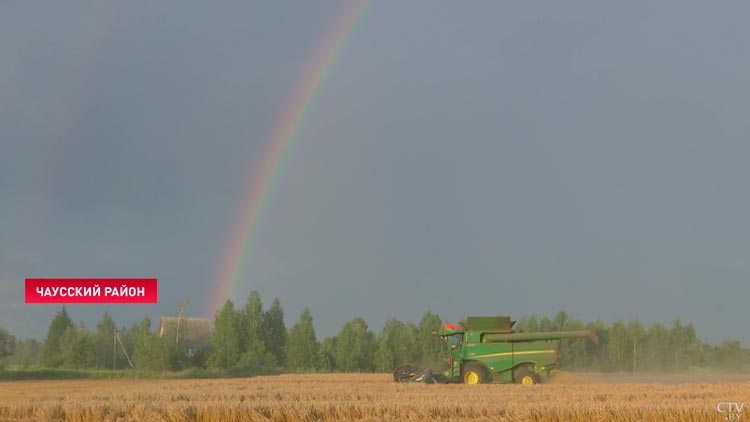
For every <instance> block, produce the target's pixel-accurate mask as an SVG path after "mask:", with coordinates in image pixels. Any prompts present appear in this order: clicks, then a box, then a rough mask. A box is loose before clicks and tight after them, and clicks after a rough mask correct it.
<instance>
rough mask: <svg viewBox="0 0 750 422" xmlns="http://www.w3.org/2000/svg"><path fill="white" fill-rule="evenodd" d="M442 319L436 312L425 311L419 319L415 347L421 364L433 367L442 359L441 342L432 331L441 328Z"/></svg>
mask: <svg viewBox="0 0 750 422" xmlns="http://www.w3.org/2000/svg"><path fill="white" fill-rule="evenodd" d="M442 328H443V327H442V321H441V319H440V316H439V315H438V314H434V313H432V312H430V311H427V312H425V314H424V316H422V320H421V321H419V330H418V334H417V343H418V344H417V348H418V349H419V360H420V364H421V365H422V366H426V367H432V368H435V367H437V366H438V365H440V364H441V363H442V361H443V343H442V340H441V339H440V337H438V336H436V335H435V334H434V333H436V332H439V331H440V330H441V329H442Z"/></svg>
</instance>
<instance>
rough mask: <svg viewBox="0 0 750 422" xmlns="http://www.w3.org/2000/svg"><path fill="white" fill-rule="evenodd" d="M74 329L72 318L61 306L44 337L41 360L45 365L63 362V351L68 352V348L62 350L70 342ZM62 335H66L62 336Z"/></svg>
mask: <svg viewBox="0 0 750 422" xmlns="http://www.w3.org/2000/svg"><path fill="white" fill-rule="evenodd" d="M74 331H75V326H74V325H73V320H71V319H70V315H68V311H67V310H66V309H65V307H64V306H63V307H62V309H61V310H60V311H58V312H57V313H56V314H55V316H54V318H52V322H51V323H50V326H49V330H48V331H47V337H46V338H45V339H44V345H43V346H42V362H43V363H44V364H45V365H47V366H51V367H58V366H61V365H62V364H64V363H65V352H68V350H64V348H65V346H68V345H69V344H70V343H72V337H73V333H74ZM66 333H67V336H66ZM64 336H66V337H65V338H63V337H64ZM61 343H63V344H61Z"/></svg>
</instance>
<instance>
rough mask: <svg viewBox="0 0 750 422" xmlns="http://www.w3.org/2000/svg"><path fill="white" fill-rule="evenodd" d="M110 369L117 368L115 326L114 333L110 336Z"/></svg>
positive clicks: (114, 369)
mask: <svg viewBox="0 0 750 422" xmlns="http://www.w3.org/2000/svg"><path fill="white" fill-rule="evenodd" d="M112 370H113V371H116V370H117V327H115V330H114V335H113V336H112Z"/></svg>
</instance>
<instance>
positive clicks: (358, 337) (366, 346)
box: [336, 318, 375, 372]
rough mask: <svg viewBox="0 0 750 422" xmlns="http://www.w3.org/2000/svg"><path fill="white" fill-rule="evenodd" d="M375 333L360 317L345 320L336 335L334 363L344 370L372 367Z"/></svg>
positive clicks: (368, 368) (354, 370)
mask: <svg viewBox="0 0 750 422" xmlns="http://www.w3.org/2000/svg"><path fill="white" fill-rule="evenodd" d="M374 344H375V335H374V334H373V333H372V331H370V330H368V328H367V323H366V322H365V320H364V319H362V318H355V319H353V320H351V321H347V322H346V323H345V324H344V326H343V327H342V328H341V331H340V332H339V335H338V336H336V365H337V367H338V368H339V369H340V370H342V371H344V372H366V371H372V369H373V358H374V349H373V346H374Z"/></svg>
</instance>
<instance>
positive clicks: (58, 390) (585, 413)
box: [0, 374, 750, 422]
mask: <svg viewBox="0 0 750 422" xmlns="http://www.w3.org/2000/svg"><path fill="white" fill-rule="evenodd" d="M592 379H593V381H592ZM730 379H731V378H730ZM612 381H613V380H612V379H609V380H602V379H597V378H596V377H586V376H582V375H575V376H574V375H567V376H566V375H562V376H560V377H558V378H557V380H553V382H551V383H549V384H542V385H536V386H521V385H512V384H511V385H437V384H435V385H426V384H397V383H394V382H393V380H392V378H391V376H390V375H387V374H324V375H280V376H264V377H254V378H247V379H211V380H71V381H12V382H1V383H0V422H11V421H13V422H21V421H24V422H26V421H81V422H84V421H85V422H94V421H96V422H99V421H112V422H116V421H170V422H178V421H196V422H198V421H200V422H220V421H228V422H233V421H286V422H299V421H397V420H403V421H427V420H437V421H448V420H450V421H469V422H471V421H565V422H578V421H608V422H627V421H695V422H708V421H724V420H728V419H726V418H727V414H725V413H724V414H723V413H719V412H717V410H716V406H717V404H718V403H719V402H750V382H746V381H742V382H740V381H738V379H736V378H735V379H733V380H732V381H731V382H710V383H709V382H698V383H681V381H680V380H677V381H676V382H677V383H671V384H658V383H651V384H646V383H630V382H622V381H619V382H612ZM615 381H617V380H615ZM746 419H747V420H750V416H748V409H746V408H745V409H744V410H743V412H742V420H746Z"/></svg>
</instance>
